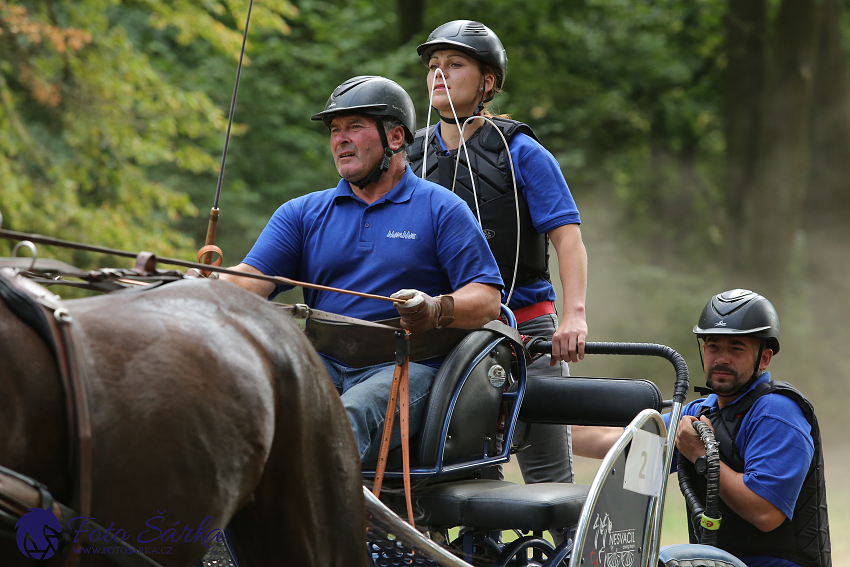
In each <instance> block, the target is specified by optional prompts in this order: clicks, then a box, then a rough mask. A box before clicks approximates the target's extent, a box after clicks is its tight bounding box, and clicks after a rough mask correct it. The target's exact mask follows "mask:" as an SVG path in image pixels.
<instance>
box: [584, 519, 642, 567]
mask: <svg viewBox="0 0 850 567" xmlns="http://www.w3.org/2000/svg"><path fill="white" fill-rule="evenodd" d="M593 531H594V538H593V547H594V549H593V551H591V552H590V565H591V567H631V566H632V563H634V560H635V550H636V543H635V530H634V529H625V530H619V531H614V523H613V522H612V521H611V518H610V516H608V514H605V516H604V517H603V516H600V515H599V514H596V519H595V520H594V521H593Z"/></svg>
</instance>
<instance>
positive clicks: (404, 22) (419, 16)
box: [396, 0, 425, 45]
mask: <svg viewBox="0 0 850 567" xmlns="http://www.w3.org/2000/svg"><path fill="white" fill-rule="evenodd" d="M396 5H397V6H398V23H399V39H400V40H401V42H400V45H404V44H405V43H407V42H408V41H410V39H411V38H412V37H414V36H415V35H416V34H418V33H419V32H420V31H422V23H423V20H424V14H425V0H397V1H396Z"/></svg>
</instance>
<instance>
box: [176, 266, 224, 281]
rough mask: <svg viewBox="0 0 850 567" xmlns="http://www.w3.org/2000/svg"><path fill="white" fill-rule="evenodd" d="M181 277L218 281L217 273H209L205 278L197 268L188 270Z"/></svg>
mask: <svg viewBox="0 0 850 567" xmlns="http://www.w3.org/2000/svg"><path fill="white" fill-rule="evenodd" d="M183 277H186V278H209V279H211V280H217V279H218V272H211V273H210V275H209V276H205V275H204V274H202V273H201V271H200V270H199V269H198V268H189V269H188V270H186V273H185V274H184V276H183Z"/></svg>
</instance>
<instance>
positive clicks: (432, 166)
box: [408, 117, 551, 288]
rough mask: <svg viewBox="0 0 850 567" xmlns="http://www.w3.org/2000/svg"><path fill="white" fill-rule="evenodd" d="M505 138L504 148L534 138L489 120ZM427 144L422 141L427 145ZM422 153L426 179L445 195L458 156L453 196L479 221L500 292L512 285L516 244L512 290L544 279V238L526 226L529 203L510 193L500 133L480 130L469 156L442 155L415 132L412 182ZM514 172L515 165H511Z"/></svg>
mask: <svg viewBox="0 0 850 567" xmlns="http://www.w3.org/2000/svg"><path fill="white" fill-rule="evenodd" d="M491 120H493V122H494V123H495V124H496V125H497V126H498V128H499V130H500V131H501V132H502V134H503V135H504V136H505V139H506V140H507V142H508V144H510V142H511V139H512V138H513V137H514V136H515V135H516V134H517V133H519V132H522V133H523V134H527V135H528V136H531V137H532V138H533V139H534V140H537V137H536V136H535V135H534V132H532V131H531V128H529V127H528V125H526V124H523V123H522V122H517V121H516V120H507V119H505V118H495V117H493V118H491ZM426 138H427V139H426ZM426 147H427V156H428V163H427V165H426V168H425V172H426V173H425V178H426V179H427V180H428V181H432V182H434V183H438V184H440V185H442V186H443V187H446V188H448V189H451V188H452V185H453V181H454V177H455V160H456V158H457V155H458V152H460V163H459V164H458V168H457V180H456V181H454V192H455V193H456V194H457V195H458V196H459V197H461V198H462V199H463V200H464V201H466V204H467V205H469V207H470V208H471V209H472V212H473V214H476V194H477V201H478V207H477V212H478V213H480V215H481V219H480V220H481V228H482V229H483V230H484V236H485V237H486V238H487V243H488V244H489V245H490V250H492V252H493V256H494V257H495V258H496V263H497V264H498V265H499V271H500V273H501V275H502V281H504V283H505V287H506V288H507V287H509V286H510V285H511V281H512V278H513V271H514V262H515V260H516V254H517V250H516V247H517V240H519V262H518V265H517V275H516V287H523V286H526V285H529V284H531V283H534V282H535V281H537V280H538V279H545V280H546V281H551V280H550V278H549V238H548V237H547V236H546V235H545V234H538V233H537V230H535V228H534V225H533V223H532V221H531V213H530V212H529V210H528V203H527V202H526V200H525V197H524V196H523V195H522V191H521V190H519V189H518V191H517V192H518V199H517V197H516V196H515V193H514V182H513V176H512V175H511V165H510V162H509V159H508V154H509V150H508V148H507V147H506V146H505V143H504V142H503V141H502V137H501V136H499V132H498V131H496V129H495V128H494V127H493V126H492V125H491V124H490V123H489V122H487V123H485V124H484V126H482V127H481V128H479V129H478V130H476V131H475V133H473V134H472V136H471V137H470V138H469V140H467V141H466V149H467V151H468V152H469V155H468V156H467V155H466V152H464V151H463V146H461V147H460V148H458V149H457V150H452V151H451V152H450V155H445V153H444V152H443V149H442V148H441V147H440V142H439V141H438V140H437V135H436V134H435V133H434V128H433V127H431V128H430V129H429V130H428V132H427V136H426V132H425V129H424V128H423V129H421V130H418V131H417V132H416V137H415V138H414V142H413V144H411V146H410V149H409V151H408V157H409V158H410V167H411V168H412V169H413V173H415V174H416V176H417V177H421V176H422V160H423V157H424V155H425V149H426ZM515 167H516V164H515ZM470 172H474V175H475V193H473V188H472V175H471V174H470ZM517 202H518V204H519V231H517V222H516V217H517V212H516V207H517Z"/></svg>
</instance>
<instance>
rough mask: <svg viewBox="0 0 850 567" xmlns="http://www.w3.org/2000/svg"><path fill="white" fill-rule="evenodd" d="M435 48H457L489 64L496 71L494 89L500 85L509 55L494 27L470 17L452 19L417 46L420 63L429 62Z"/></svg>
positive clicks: (426, 63) (503, 78)
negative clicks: (494, 31) (491, 27)
mask: <svg viewBox="0 0 850 567" xmlns="http://www.w3.org/2000/svg"><path fill="white" fill-rule="evenodd" d="M438 49H457V50H458V51H463V52H464V53H468V54H469V55H470V56H472V57H474V58H475V59H477V60H479V61H481V62H482V63H484V64H485V65H488V66H490V67H492V68H493V69H494V70H495V72H496V89H497V90H498V89H501V88H502V85H503V84H504V83H505V75H506V74H507V72H508V55H507V53H505V48H504V47H502V42H501V41H499V37H498V36H497V35H496V34H495V33H493V31H492V30H491V29H490V28H488V27H487V26H485V25H484V24H482V23H481V22H474V21H472V20H455V21H453V22H449V23H447V24H443V25H441V26H440V27H438V28H437V29H435V30H434V31H432V32H431V35H429V36H428V40H427V41H426V42H425V43H423V44H422V45H420V46H419V47H417V48H416V53H418V54H419V56H420V57H421V59H422V64H423V65H425V66H426V67H427V66H428V60H429V59H431V54H432V53H433V52H434V51H437V50H438Z"/></svg>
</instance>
